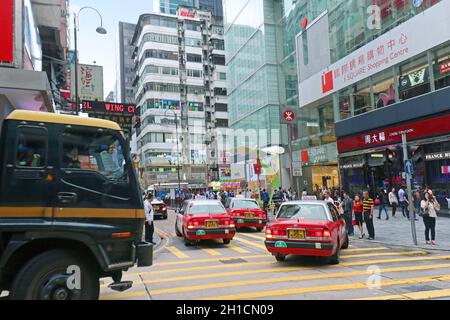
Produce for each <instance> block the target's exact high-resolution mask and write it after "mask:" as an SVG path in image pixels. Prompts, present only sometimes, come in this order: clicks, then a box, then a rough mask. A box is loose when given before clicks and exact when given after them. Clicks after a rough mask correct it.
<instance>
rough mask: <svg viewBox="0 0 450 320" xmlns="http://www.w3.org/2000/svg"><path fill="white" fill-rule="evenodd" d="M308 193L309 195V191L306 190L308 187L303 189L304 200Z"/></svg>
mask: <svg viewBox="0 0 450 320" xmlns="http://www.w3.org/2000/svg"><path fill="white" fill-rule="evenodd" d="M307 195H308V191H306V189H303V192H302V200H303V198H305V197H306V196H307Z"/></svg>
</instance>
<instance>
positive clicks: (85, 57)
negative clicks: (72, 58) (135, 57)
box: [69, 0, 152, 97]
mask: <svg viewBox="0 0 450 320" xmlns="http://www.w3.org/2000/svg"><path fill="white" fill-rule="evenodd" d="M84 6H90V7H94V8H95V9H97V10H98V11H100V13H101V15H102V17H103V27H104V28H105V29H106V30H107V31H108V33H107V34H106V35H101V34H98V33H97V32H95V29H97V27H98V26H99V25H100V18H99V17H98V15H97V13H96V12H95V11H93V10H90V9H84V10H83V11H82V12H81V14H80V21H79V33H78V52H79V57H78V60H79V62H80V63H86V64H94V63H93V62H94V61H95V62H96V64H97V65H99V66H103V91H104V96H105V97H106V96H107V95H108V94H109V92H111V91H113V90H114V86H115V81H116V71H115V61H116V59H115V57H116V36H117V31H118V24H119V21H124V22H130V23H137V21H138V18H139V16H140V15H141V14H144V13H150V12H151V11H152V0H70V2H69V10H70V18H69V21H70V37H71V40H70V47H71V49H73V48H74V42H73V18H74V13H75V12H78V11H79V10H80V8H82V7H84Z"/></svg>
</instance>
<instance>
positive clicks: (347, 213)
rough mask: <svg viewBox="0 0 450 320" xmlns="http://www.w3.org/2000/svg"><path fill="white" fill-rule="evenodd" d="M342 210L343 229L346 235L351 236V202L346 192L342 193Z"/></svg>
mask: <svg viewBox="0 0 450 320" xmlns="http://www.w3.org/2000/svg"><path fill="white" fill-rule="evenodd" d="M341 205H342V209H344V219H345V227H346V229H347V234H348V235H349V236H353V232H354V231H353V200H352V199H351V198H350V195H349V194H348V192H344V200H343V201H342V203H341Z"/></svg>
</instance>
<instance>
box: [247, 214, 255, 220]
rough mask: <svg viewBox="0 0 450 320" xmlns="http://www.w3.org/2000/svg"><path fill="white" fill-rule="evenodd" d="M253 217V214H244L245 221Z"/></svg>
mask: <svg viewBox="0 0 450 320" xmlns="http://www.w3.org/2000/svg"><path fill="white" fill-rule="evenodd" d="M254 217H255V216H254V215H253V213H250V212H247V213H246V214H245V219H253V218H254Z"/></svg>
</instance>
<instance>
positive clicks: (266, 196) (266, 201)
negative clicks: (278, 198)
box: [261, 189, 270, 211]
mask: <svg viewBox="0 0 450 320" xmlns="http://www.w3.org/2000/svg"><path fill="white" fill-rule="evenodd" d="M261 200H262V201H263V208H264V211H267V208H268V207H269V201H270V195H269V193H268V192H267V190H266V189H263V192H262V195H261Z"/></svg>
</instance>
